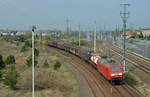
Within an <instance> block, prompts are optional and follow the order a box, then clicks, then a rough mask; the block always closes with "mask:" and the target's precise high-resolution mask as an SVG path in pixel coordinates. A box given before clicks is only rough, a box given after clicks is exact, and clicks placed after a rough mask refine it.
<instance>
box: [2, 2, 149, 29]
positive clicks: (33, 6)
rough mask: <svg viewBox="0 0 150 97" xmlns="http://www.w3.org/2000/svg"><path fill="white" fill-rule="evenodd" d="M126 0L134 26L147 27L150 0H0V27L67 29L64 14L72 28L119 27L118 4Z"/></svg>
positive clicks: (120, 22)
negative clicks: (94, 25) (79, 26)
mask: <svg viewBox="0 0 150 97" xmlns="http://www.w3.org/2000/svg"><path fill="white" fill-rule="evenodd" d="M124 2H128V3H130V4H131V6H130V7H129V8H128V10H129V11H130V13H131V14H130V16H129V19H128V22H129V24H128V27H130V26H131V25H130V24H131V23H132V24H136V25H137V26H135V25H133V27H134V28H137V27H138V26H140V27H148V26H150V18H149V17H150V13H149V9H150V6H149V4H150V0H126V1H124V0H0V29H6V28H9V29H25V30H28V29H29V26H31V25H36V26H38V29H55V28H57V29H66V17H68V18H69V23H70V24H71V28H72V29H77V26H78V24H79V23H80V24H81V28H82V29H83V30H85V29H86V30H87V29H93V24H94V21H95V20H96V22H97V27H98V29H103V25H104V24H106V28H107V29H109V30H110V29H114V28H115V26H116V24H117V25H119V26H120V28H121V27H122V19H121V18H120V11H121V7H120V4H121V3H124Z"/></svg>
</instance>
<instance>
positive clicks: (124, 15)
mask: <svg viewBox="0 0 150 97" xmlns="http://www.w3.org/2000/svg"><path fill="white" fill-rule="evenodd" d="M121 6H123V9H124V10H123V12H120V15H121V18H122V20H123V33H124V35H123V36H124V42H123V65H124V68H123V69H124V72H126V55H125V53H126V23H127V19H128V17H129V14H130V13H129V12H127V7H128V6H130V4H121Z"/></svg>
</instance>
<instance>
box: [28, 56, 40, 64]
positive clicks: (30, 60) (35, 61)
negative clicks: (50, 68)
mask: <svg viewBox="0 0 150 97" xmlns="http://www.w3.org/2000/svg"><path fill="white" fill-rule="evenodd" d="M37 64H38V61H37V58H36V57H34V66H36V65H37ZM26 65H27V66H28V67H31V66H32V55H30V56H29V57H28V58H27V59H26Z"/></svg>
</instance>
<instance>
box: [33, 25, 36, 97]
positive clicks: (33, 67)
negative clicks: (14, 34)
mask: <svg viewBox="0 0 150 97" xmlns="http://www.w3.org/2000/svg"><path fill="white" fill-rule="evenodd" d="M35 29H36V27H35V26H32V97H34V30H35Z"/></svg>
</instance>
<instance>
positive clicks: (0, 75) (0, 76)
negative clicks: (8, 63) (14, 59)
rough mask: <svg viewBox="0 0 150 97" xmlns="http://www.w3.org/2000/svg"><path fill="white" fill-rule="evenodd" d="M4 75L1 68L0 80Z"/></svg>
mask: <svg viewBox="0 0 150 97" xmlns="http://www.w3.org/2000/svg"><path fill="white" fill-rule="evenodd" d="M2 76H3V73H2V69H1V68H0V79H1V78H2Z"/></svg>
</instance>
